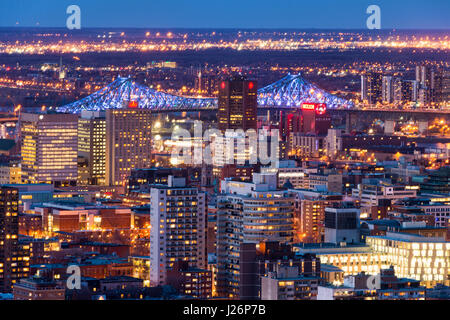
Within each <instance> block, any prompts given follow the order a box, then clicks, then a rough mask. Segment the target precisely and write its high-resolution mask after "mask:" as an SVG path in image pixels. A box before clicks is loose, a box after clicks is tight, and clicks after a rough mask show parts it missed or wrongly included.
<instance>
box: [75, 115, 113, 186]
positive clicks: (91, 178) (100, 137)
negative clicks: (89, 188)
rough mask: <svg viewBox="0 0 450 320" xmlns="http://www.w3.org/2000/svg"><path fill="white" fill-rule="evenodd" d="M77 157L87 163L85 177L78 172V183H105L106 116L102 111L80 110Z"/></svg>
mask: <svg viewBox="0 0 450 320" xmlns="http://www.w3.org/2000/svg"><path fill="white" fill-rule="evenodd" d="M78 157H79V158H82V159H83V160H85V163H86V164H87V179H84V178H82V177H81V176H80V174H79V183H80V182H81V184H93V185H103V184H105V170H106V168H105V162H106V117H105V112H104V111H85V110H83V111H82V112H81V117H80V119H79V120H78ZM80 178H81V179H80ZM80 180H82V181H80Z"/></svg>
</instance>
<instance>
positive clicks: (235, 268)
mask: <svg viewBox="0 0 450 320" xmlns="http://www.w3.org/2000/svg"><path fill="white" fill-rule="evenodd" d="M293 201H294V198H293V197H292V196H291V194H290V193H289V192H288V191H287V190H277V178H276V174H257V173H255V174H254V175H253V182H238V181H233V180H231V179H227V180H224V181H222V182H221V194H220V196H219V199H218V201H217V207H218V209H217V269H218V273H217V294H218V295H219V296H221V297H227V298H239V297H240V279H241V274H240V255H241V252H242V250H244V248H241V245H242V244H244V243H259V242H264V241H277V242H280V243H292V241H293Z"/></svg>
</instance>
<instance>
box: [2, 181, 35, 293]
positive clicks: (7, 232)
mask: <svg viewBox="0 0 450 320" xmlns="http://www.w3.org/2000/svg"><path fill="white" fill-rule="evenodd" d="M18 202H19V191H18V190H17V189H16V188H10V187H1V188H0V292H11V290H12V286H13V285H14V284H15V283H17V282H18V281H19V279H21V278H26V277H28V276H29V273H30V246H29V244H25V243H22V242H20V241H19V239H18V236H19V213H18V210H19V203H18Z"/></svg>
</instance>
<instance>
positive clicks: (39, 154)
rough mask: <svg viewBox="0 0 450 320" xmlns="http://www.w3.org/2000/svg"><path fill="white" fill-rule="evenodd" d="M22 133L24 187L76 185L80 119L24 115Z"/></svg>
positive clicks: (62, 115) (74, 116)
mask: <svg viewBox="0 0 450 320" xmlns="http://www.w3.org/2000/svg"><path fill="white" fill-rule="evenodd" d="M20 130H21V145H22V149H21V150H22V180H23V182H24V183H53V184H55V185H56V186H64V185H75V184H76V181H77V176H78V168H77V153H78V137H77V136H78V116H77V115H73V114H31V113H23V114H22V115H21V117H20Z"/></svg>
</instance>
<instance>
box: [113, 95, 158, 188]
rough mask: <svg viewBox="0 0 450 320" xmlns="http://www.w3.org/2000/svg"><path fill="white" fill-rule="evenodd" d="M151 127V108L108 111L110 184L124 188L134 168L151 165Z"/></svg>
mask: <svg viewBox="0 0 450 320" xmlns="http://www.w3.org/2000/svg"><path fill="white" fill-rule="evenodd" d="M131 105H132V104H131V103H130V106H131ZM133 106H134V105H133ZM151 126H152V114H151V110H149V109H140V108H134V107H130V108H123V109H109V110H107V111H106V184H107V185H109V186H124V185H125V184H126V181H127V179H128V177H129V175H130V173H131V170H132V169H134V168H149V167H150V166H151V157H152V155H151Z"/></svg>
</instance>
